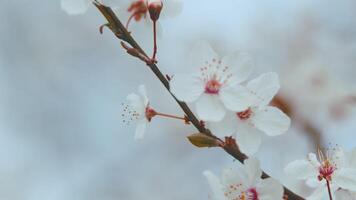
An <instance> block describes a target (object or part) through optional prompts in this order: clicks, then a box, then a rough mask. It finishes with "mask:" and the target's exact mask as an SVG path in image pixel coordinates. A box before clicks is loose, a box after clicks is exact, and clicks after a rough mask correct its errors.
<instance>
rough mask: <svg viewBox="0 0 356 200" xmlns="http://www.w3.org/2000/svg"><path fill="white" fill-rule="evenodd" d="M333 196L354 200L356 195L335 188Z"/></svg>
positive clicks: (344, 199)
mask: <svg viewBox="0 0 356 200" xmlns="http://www.w3.org/2000/svg"><path fill="white" fill-rule="evenodd" d="M335 197H336V200H356V195H355V194H352V193H351V192H350V191H347V190H337V191H336V192H335Z"/></svg>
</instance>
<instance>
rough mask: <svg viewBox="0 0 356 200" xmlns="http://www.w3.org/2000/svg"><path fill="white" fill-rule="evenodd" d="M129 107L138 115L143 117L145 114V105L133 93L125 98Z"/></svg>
mask: <svg viewBox="0 0 356 200" xmlns="http://www.w3.org/2000/svg"><path fill="white" fill-rule="evenodd" d="M126 99H127V101H128V104H129V106H130V107H131V109H132V110H133V111H135V112H136V113H137V114H138V115H140V116H143V115H144V113H145V109H146V108H145V105H144V103H143V101H142V98H141V97H140V96H138V95H137V94H135V93H132V94H129V95H128V96H127V97H126Z"/></svg>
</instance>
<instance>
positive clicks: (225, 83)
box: [171, 41, 252, 122]
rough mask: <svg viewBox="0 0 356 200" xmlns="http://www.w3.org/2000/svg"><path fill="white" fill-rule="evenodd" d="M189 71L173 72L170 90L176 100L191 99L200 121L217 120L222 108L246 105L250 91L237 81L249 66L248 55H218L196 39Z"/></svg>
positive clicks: (243, 108) (232, 108)
mask: <svg viewBox="0 0 356 200" xmlns="http://www.w3.org/2000/svg"><path fill="white" fill-rule="evenodd" d="M191 57H192V58H191V61H192V63H191V67H192V68H195V69H197V70H196V71H195V72H194V73H192V74H176V75H174V77H173V78H172V80H171V92H172V93H173V94H174V95H175V96H176V98H178V99H179V100H180V101H184V102H187V103H193V102H195V105H196V110H197V115H198V117H199V118H200V119H201V120H204V121H214V122H217V121H220V120H222V119H223V118H224V116H225V114H226V109H228V110H233V111H236V112H240V111H243V110H246V109H247V108H248V107H249V106H250V104H251V103H250V99H249V97H250V93H249V92H248V90H247V89H246V88H245V87H244V86H242V85H241V83H242V82H244V81H245V80H246V79H247V77H248V76H249V75H250V73H251V70H252V65H251V59H250V58H249V56H247V55H246V54H244V53H240V52H234V53H231V54H229V55H226V56H224V57H222V58H220V57H219V56H218V55H217V54H216V52H215V51H214V50H213V49H212V48H211V46H210V45H209V44H208V43H206V42H203V41H201V42H199V43H197V44H196V45H195V46H194V48H193V50H192V54H191Z"/></svg>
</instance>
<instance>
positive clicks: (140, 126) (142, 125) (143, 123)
mask: <svg viewBox="0 0 356 200" xmlns="http://www.w3.org/2000/svg"><path fill="white" fill-rule="evenodd" d="M147 124H148V122H147V120H146V119H142V120H140V121H138V122H137V126H136V132H135V140H140V139H143V137H144V135H145V131H146V127H147Z"/></svg>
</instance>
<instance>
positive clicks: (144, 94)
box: [138, 85, 148, 106]
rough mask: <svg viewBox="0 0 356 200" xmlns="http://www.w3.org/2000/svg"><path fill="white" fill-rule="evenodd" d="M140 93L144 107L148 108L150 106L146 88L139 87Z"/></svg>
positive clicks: (143, 86)
mask: <svg viewBox="0 0 356 200" xmlns="http://www.w3.org/2000/svg"><path fill="white" fill-rule="evenodd" d="M138 93H139V94H140V95H141V99H142V101H143V103H144V105H145V106H147V105H148V97H147V91H146V86H145V85H140V86H139V87H138Z"/></svg>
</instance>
